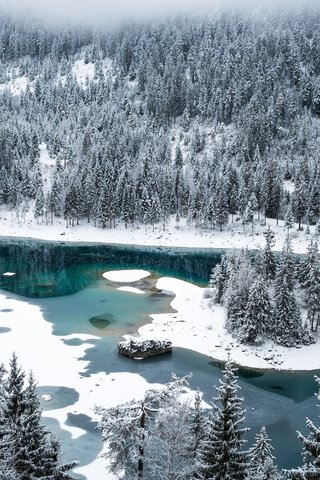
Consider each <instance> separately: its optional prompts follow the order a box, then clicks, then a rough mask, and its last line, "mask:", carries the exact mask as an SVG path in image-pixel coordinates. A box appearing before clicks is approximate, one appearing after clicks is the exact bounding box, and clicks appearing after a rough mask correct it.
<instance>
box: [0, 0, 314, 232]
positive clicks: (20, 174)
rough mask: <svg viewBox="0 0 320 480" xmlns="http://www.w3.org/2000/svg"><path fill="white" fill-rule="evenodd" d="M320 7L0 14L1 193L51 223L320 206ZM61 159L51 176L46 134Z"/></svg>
mask: <svg viewBox="0 0 320 480" xmlns="http://www.w3.org/2000/svg"><path fill="white" fill-rule="evenodd" d="M318 17H319V15H318V12H317V11H313V10H311V9H310V10H305V11H303V12H300V13H298V12H293V13H291V14H289V13H280V12H279V11H278V12H275V13H270V12H269V13H266V14H265V16H262V15H256V16H255V15H253V14H252V15H248V14H246V15H245V14H240V13H228V14H227V13H221V14H219V15H218V14H215V15H212V16H211V17H210V16H209V17H206V18H204V17H200V16H193V17H190V16H189V17H179V18H174V19H171V20H166V21H161V20H159V21H157V22H154V23H151V22H149V23H148V22H145V23H140V24H139V23H135V24H131V25H129V24H126V25H123V26H122V27H118V28H117V29H105V30H103V29H102V28H100V29H97V28H96V29H94V28H92V29H90V28H84V27H82V28H80V27H79V28H76V27H70V28H69V27H67V26H61V27H59V28H56V27H53V26H50V25H49V24H45V23H44V22H40V21H39V20H34V19H33V20H32V19H22V18H18V17H15V18H13V17H8V16H6V15H4V14H3V15H2V16H1V19H0V45H1V47H0V52H1V69H0V72H1V73H0V171H1V174H0V201H1V203H2V204H5V205H6V206H10V207H12V208H14V209H18V210H22V211H26V210H28V209H31V210H33V209H34V213H35V216H37V217H39V219H42V218H46V219H47V221H49V220H52V219H54V217H55V216H64V217H65V218H66V219H67V220H68V221H69V222H70V223H71V224H72V223H74V222H76V221H77V222H79V221H86V219H88V220H90V221H93V222H94V223H95V224H96V225H97V226H102V227H106V226H111V227H112V226H114V225H115V224H116V221H117V222H118V221H119V220H120V221H122V222H124V223H125V224H132V223H137V222H142V223H149V224H154V223H155V222H158V221H161V222H163V223H164V224H165V223H166V221H167V219H168V218H169V216H170V215H177V217H178V218H180V217H182V216H183V217H187V218H188V221H189V222H190V223H194V224H195V226H196V227H199V228H201V227H210V228H219V229H223V228H224V226H225V224H226V223H227V222H228V221H232V220H233V216H234V215H236V218H238V219H241V220H242V222H243V223H246V222H251V221H252V220H253V219H254V218H259V219H262V220H263V219H264V216H265V215H266V216H268V217H271V218H285V219H286V221H287V224H288V225H290V224H291V223H292V222H293V221H294V220H295V221H296V222H299V226H300V224H301V222H306V223H309V224H311V225H315V224H317V223H318V222H319V218H320V201H319V199H320V181H319V175H320V173H319V153H318V150H319V148H318V143H319V141H318V135H319V130H320V123H319V115H320V27H319V22H318ZM40 144H46V145H47V147H48V151H49V153H50V156H51V157H52V158H53V159H56V160H57V161H56V164H55V166H54V168H52V172H51V177H50V178H43V174H42V170H41V165H40V162H39V158H40V150H39V145H40Z"/></svg>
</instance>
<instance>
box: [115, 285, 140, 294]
mask: <svg viewBox="0 0 320 480" xmlns="http://www.w3.org/2000/svg"><path fill="white" fill-rule="evenodd" d="M117 290H120V291H121V292H129V293H136V294H137V295H144V294H145V292H144V291H143V290H140V289H139V288H134V287H119V288H117Z"/></svg>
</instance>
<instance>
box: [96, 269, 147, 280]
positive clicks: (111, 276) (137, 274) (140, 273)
mask: <svg viewBox="0 0 320 480" xmlns="http://www.w3.org/2000/svg"><path fill="white" fill-rule="evenodd" d="M150 275H151V273H150V272H147V271H146V270H112V271H110V272H105V273H103V274H102V276H103V278H105V279H106V280H110V281H111V282H118V283H132V282H137V281H138V280H142V279H143V278H146V277H149V276H150Z"/></svg>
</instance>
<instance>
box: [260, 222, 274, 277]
mask: <svg viewBox="0 0 320 480" xmlns="http://www.w3.org/2000/svg"><path fill="white" fill-rule="evenodd" d="M264 237H265V239H266V244H265V247H264V249H263V251H262V254H261V266H262V269H263V273H264V275H265V278H266V279H267V280H269V281H270V280H273V279H274V277H275V273H276V261H275V258H274V254H273V252H272V247H273V245H274V232H273V231H272V230H271V229H270V226H268V228H267V230H266V231H265V232H264Z"/></svg>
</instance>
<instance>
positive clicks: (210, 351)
mask: <svg viewBox="0 0 320 480" xmlns="http://www.w3.org/2000/svg"><path fill="white" fill-rule="evenodd" d="M156 287H157V288H158V289H160V290H165V291H170V292H172V293H173V294H174V295H175V297H174V299H173V300H172V302H171V307H172V308H173V309H174V310H175V311H176V312H175V313H168V314H167V313H165V314H157V315H150V316H151V317H152V319H153V320H152V322H151V323H149V324H146V325H144V326H143V327H141V328H140V329H139V333H140V335H141V336H142V337H143V338H144V339H146V338H150V339H151V338H152V339H157V340H164V339H166V338H168V339H169V340H171V341H172V344H173V347H180V348H185V349H188V350H193V351H196V352H198V353H201V354H203V355H206V356H208V357H210V358H211V359H213V360H214V361H216V362H225V361H226V360H227V357H228V354H229V352H230V355H231V359H232V360H233V361H234V362H235V363H236V364H237V365H238V366H239V367H241V368H247V369H250V370H260V371H270V370H276V371H288V372H289V371H290V372H298V371H300V372H304V371H315V370H319V369H320V358H319V356H318V350H319V344H318V342H317V343H316V344H313V345H308V346H302V347H301V348H293V347H292V348H289V347H282V346H280V345H276V344H274V343H273V342H272V341H268V342H266V343H264V344H263V345H258V346H249V345H244V344H240V343H239V342H238V341H237V340H235V339H234V338H233V337H232V336H231V335H230V334H229V333H228V332H227V331H226V330H225V328H224V321H225V309H224V308H223V307H221V306H220V305H215V306H214V307H213V308H212V307H210V306H209V302H210V300H209V299H208V298H205V295H204V294H205V291H206V289H205V288H202V287H198V286H196V285H193V284H191V283H188V282H185V281H183V280H178V279H175V278H169V277H162V278H160V279H159V280H158V282H157V284H156ZM301 365H303V366H304V368H301Z"/></svg>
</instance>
